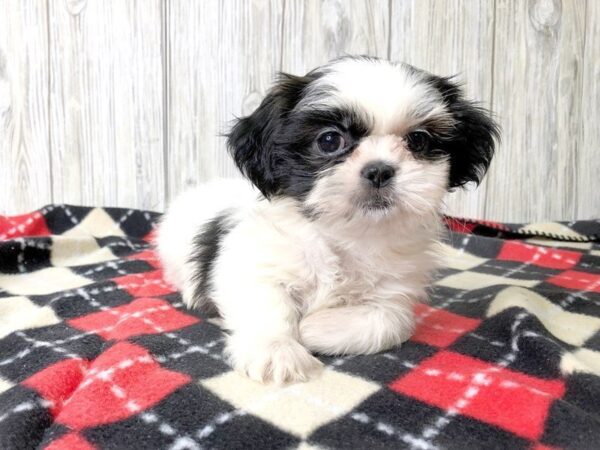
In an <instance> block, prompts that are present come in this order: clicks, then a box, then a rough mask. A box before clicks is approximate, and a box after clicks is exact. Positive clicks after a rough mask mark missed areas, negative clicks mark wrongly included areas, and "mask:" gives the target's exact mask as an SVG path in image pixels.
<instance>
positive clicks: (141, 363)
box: [55, 342, 191, 430]
mask: <svg viewBox="0 0 600 450" xmlns="http://www.w3.org/2000/svg"><path fill="white" fill-rule="evenodd" d="M190 380H191V379H190V377H189V376H188V375H184V374H181V373H178V372H173V371H170V370H167V369H164V368H162V367H161V366H160V365H159V364H158V363H157V362H156V361H154V359H152V357H151V356H150V354H149V353H148V352H147V351H146V350H145V349H144V348H143V347H140V346H137V345H133V344H130V343H128V342H121V343H118V344H116V345H114V346H112V347H111V348H110V349H108V350H107V351H106V352H104V353H102V354H101V355H100V356H98V358H96V359H95V360H94V362H93V363H92V365H91V366H90V370H89V371H88V372H87V373H86V376H85V378H84V379H83V382H82V383H81V384H80V385H79V387H78V388H77V390H76V391H75V392H74V393H73V394H72V395H71V397H70V398H69V399H68V400H67V401H66V402H65V403H64V405H63V408H62V410H61V411H60V412H59V414H58V416H57V417H56V422H58V423H60V424H63V425H66V426H68V427H71V429H74V430H80V429H82V428H85V427H91V426H96V425H100V424H106V423H111V422H115V421H118V420H123V419H125V418H127V417H131V416H133V415H135V414H137V413H139V412H140V411H142V410H144V409H147V408H149V407H151V406H153V405H155V404H157V403H158V402H159V401H161V400H162V399H163V398H165V397H166V396H168V395H169V394H171V393H172V392H173V391H175V390H176V389H177V388H179V387H180V386H182V385H184V384H186V383H188V382H190ZM55 381H56V382H60V380H55Z"/></svg>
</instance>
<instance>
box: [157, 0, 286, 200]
mask: <svg viewBox="0 0 600 450" xmlns="http://www.w3.org/2000/svg"><path fill="white" fill-rule="evenodd" d="M282 12H283V2H281V1H272V2H266V1H252V2H250V1H246V0H236V1H226V2H223V1H220V0H206V1H201V2H182V1H177V0H172V1H169V3H168V16H169V19H168V52H169V57H168V79H169V92H168V111H169V119H168V143H169V145H168V154H167V171H168V174H167V179H168V188H167V193H168V197H169V198H172V197H173V196H174V195H176V194H177V193H179V192H180V191H182V190H183V189H185V188H186V187H189V186H193V185H196V184H198V183H199V182H202V181H207V180H210V179H213V178H215V177H220V176H239V174H238V172H237V169H236V168H235V167H234V165H233V163H232V161H231V159H230V157H229V155H228V153H227V151H226V149H225V139H224V137H223V134H224V133H225V132H227V130H228V128H229V125H230V123H231V121H232V120H233V119H234V118H235V117H236V116H238V117H239V116H241V115H246V114H249V113H250V112H252V111H253V110H254V109H255V108H256V107H257V106H258V104H259V103H260V101H261V99H262V97H263V96H264V94H265V93H266V91H267V89H268V88H269V86H270V84H271V81H272V79H273V76H274V74H275V72H276V71H277V70H278V68H279V66H280V59H281V17H282Z"/></svg>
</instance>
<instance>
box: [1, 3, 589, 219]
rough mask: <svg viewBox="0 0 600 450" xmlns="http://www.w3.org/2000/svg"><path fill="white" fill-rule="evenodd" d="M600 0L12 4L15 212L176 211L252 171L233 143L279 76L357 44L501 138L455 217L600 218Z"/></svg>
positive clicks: (5, 35)
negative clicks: (233, 154)
mask: <svg viewBox="0 0 600 450" xmlns="http://www.w3.org/2000/svg"><path fill="white" fill-rule="evenodd" d="M599 24H600V2H598V1H596V0H570V1H560V0H529V1H520V0H306V1H304V0H269V1H267V0H252V1H249V0H248V1H247V0H228V1H222V0H202V1H193V2H190V1H181V0H143V1H142V0H108V1H102V0H48V1H46V2H44V1H33V0H23V1H21V0H5V2H4V3H3V8H2V15H0V180H1V182H0V213H2V212H4V213H21V212H25V211H27V210H30V209H33V208H36V207H39V206H41V205H42V204H44V203H49V202H51V201H54V202H70V203H78V204H88V205H119V206H135V207H139V208H149V209H154V210H162V209H163V208H164V206H165V202H166V201H168V199H170V198H171V197H172V196H173V195H175V194H177V193H178V192H180V191H181V190H182V189H184V188H185V187H187V186H190V185H194V184H197V183H199V182H202V181H206V180H209V179H212V178H215V177H217V176H239V174H238V173H237V170H236V169H235V167H234V165H233V164H232V162H231V160H230V158H229V155H228V154H227V152H226V149H225V142H224V138H223V136H222V134H223V133H225V132H226V131H227V130H228V128H229V126H230V124H231V121H232V119H234V117H236V116H240V115H245V114H249V113H250V112H251V111H252V110H253V109H254V108H255V107H256V106H257V105H258V104H259V102H260V101H261V99H262V97H263V95H264V94H265V92H266V91H267V89H268V88H269V86H270V84H271V81H272V79H273V76H274V74H275V73H276V72H278V71H286V72H290V73H295V74H302V73H305V72H306V71H308V70H310V69H312V68H313V67H315V66H317V65H319V64H322V63H324V62H326V61H327V60H329V59H331V58H334V57H337V56H341V55H344V54H370V55H377V56H383V57H391V59H394V60H403V61H406V62H408V63H411V64H414V65H416V66H418V67H422V68H424V69H427V70H430V71H432V72H435V73H438V74H441V75H449V74H457V75H458V78H459V79H460V80H463V81H464V82H465V83H466V91H467V93H468V95H469V96H470V97H472V98H476V99H479V100H481V101H482V103H483V104H484V105H485V106H491V108H492V109H493V110H494V111H495V112H496V113H497V115H498V118H499V121H500V123H501V124H502V126H503V141H502V144H501V145H500V148H499V149H498V152H497V157H496V159H495V161H494V162H493V163H492V167H491V170H490V173H489V176H488V178H487V179H486V181H485V182H484V184H483V185H482V186H481V187H480V188H479V189H477V190H474V191H470V192H462V191H459V192H457V193H454V194H451V195H450V196H448V198H447V204H448V210H449V211H450V212H451V213H454V214H458V215H464V216H471V217H485V218H489V219H498V220H510V221H526V220H542V219H574V218H591V217H600V195H599V194H597V191H598V190H600V176H599V173H600V128H599V127H598V126H597V123H598V122H600V107H599V106H598V105H599V104H600V87H599V80H600V65H599V64H598V61H600V53H599V52H600V25H599Z"/></svg>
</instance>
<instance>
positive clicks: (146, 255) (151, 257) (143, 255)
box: [125, 250, 160, 269]
mask: <svg viewBox="0 0 600 450" xmlns="http://www.w3.org/2000/svg"><path fill="white" fill-rule="evenodd" d="M125 259H130V260H135V261H145V262H147V263H148V264H150V265H151V266H152V267H154V268H155V269H160V263H159V259H158V255H157V254H156V252H155V251H154V250H143V251H141V252H137V253H134V254H132V255H129V256H127V257H126V258H125Z"/></svg>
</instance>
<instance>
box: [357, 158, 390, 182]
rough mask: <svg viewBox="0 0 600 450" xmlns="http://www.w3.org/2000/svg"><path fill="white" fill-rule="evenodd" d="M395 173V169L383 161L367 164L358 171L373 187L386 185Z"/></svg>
mask: <svg viewBox="0 0 600 450" xmlns="http://www.w3.org/2000/svg"><path fill="white" fill-rule="evenodd" d="M395 174H396V169H394V168H393V167H392V166H390V165H389V164H386V163H384V162H383V161H377V162H372V163H370V164H367V165H366V166H365V167H363V168H362V170H361V171H360V175H361V176H362V177H363V178H364V179H365V180H367V181H369V183H371V186H373V187H375V188H382V187H384V186H387V185H388V184H389V183H390V181H391V180H392V178H394V175H395Z"/></svg>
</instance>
